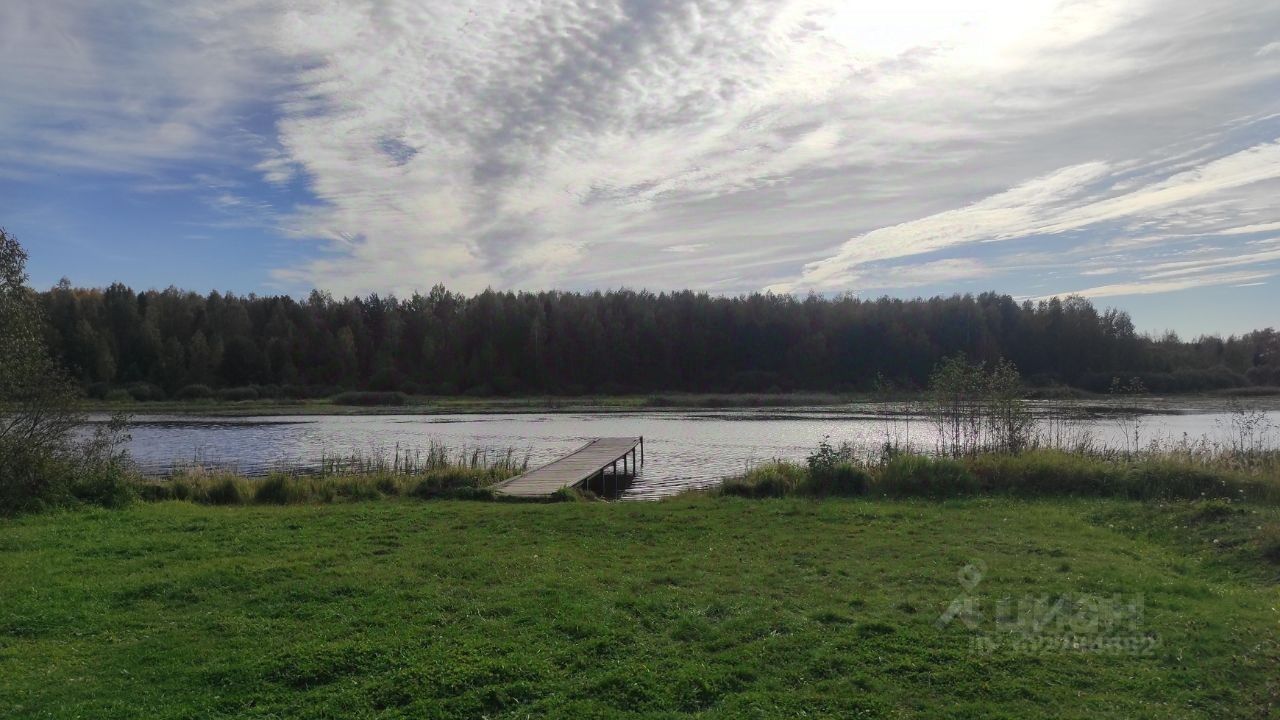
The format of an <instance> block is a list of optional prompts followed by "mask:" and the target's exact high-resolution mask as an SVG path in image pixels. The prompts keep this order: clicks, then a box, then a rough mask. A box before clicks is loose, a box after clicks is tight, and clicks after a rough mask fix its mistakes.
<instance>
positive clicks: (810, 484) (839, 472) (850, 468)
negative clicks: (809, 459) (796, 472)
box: [802, 462, 871, 497]
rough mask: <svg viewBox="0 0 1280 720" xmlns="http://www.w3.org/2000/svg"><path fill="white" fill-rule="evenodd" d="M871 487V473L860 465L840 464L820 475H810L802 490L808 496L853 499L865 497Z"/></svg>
mask: <svg viewBox="0 0 1280 720" xmlns="http://www.w3.org/2000/svg"><path fill="white" fill-rule="evenodd" d="M870 487H871V473H869V472H867V470H866V468H863V467H862V466H860V465H855V464H853V463H851V462H842V463H839V464H837V465H836V466H834V467H832V468H830V469H829V470H826V471H824V472H821V473H812V472H811V473H810V474H809V479H808V481H807V482H805V484H804V485H803V487H802V490H803V491H804V492H806V493H808V494H810V495H818V496H826V495H834V496H839V497H853V496H855V495H866V494H867V490H868V489H870Z"/></svg>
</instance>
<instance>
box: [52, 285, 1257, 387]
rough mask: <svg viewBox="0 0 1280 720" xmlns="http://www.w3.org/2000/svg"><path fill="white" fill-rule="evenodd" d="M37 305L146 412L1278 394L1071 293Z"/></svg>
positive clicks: (66, 296)
mask: <svg viewBox="0 0 1280 720" xmlns="http://www.w3.org/2000/svg"><path fill="white" fill-rule="evenodd" d="M40 301H41V303H42V304H43V306H44V316H45V321H46V323H47V342H48V345H49V347H50V348H52V349H53V351H54V353H55V354H56V355H57V356H59V357H60V359H61V360H62V362H63V363H64V365H65V366H66V367H67V369H68V370H69V371H70V372H71V373H72V374H73V376H74V377H75V378H77V379H78V380H79V381H80V382H81V383H82V384H83V386H84V387H85V388H87V389H88V390H89V391H90V393H91V394H96V395H103V394H106V393H108V392H111V391H112V390H115V391H116V392H119V391H120V389H125V388H127V389H129V391H130V392H132V393H133V394H134V395H135V396H136V397H139V398H142V399H145V398H151V397H154V398H161V397H173V396H183V397H196V396H201V395H204V394H206V393H214V392H217V391H222V392H223V393H224V394H225V395H228V396H230V395H235V396H237V397H240V398H246V397H251V396H252V395H254V394H263V395H267V396H292V397H308V396H321V395H328V394H331V393H334V392H338V391H340V390H375V391H402V392H407V393H411V394H444V395H450V394H457V393H469V394H474V395H489V394H520V393H553V394H580V393H628V392H661V391H689V392H768V391H789V390H823V391H850V390H869V389H871V388H872V387H873V386H875V385H876V384H877V383H884V382H890V383H893V384H895V385H896V386H899V387H907V388H911V387H922V386H923V385H924V384H925V383H926V382H927V380H928V377H929V374H930V372H931V371H932V370H933V368H934V367H935V366H936V365H937V364H938V362H939V361H940V360H942V359H943V358H947V357H953V356H958V355H963V356H966V357H968V358H969V359H971V360H974V361H991V362H994V361H996V360H998V359H1001V358H1003V359H1007V360H1009V361H1012V362H1013V363H1014V364H1015V365H1016V366H1017V367H1018V368H1019V370H1020V371H1021V372H1022V374H1023V376H1024V377H1025V378H1026V379H1027V381H1028V382H1029V383H1031V384H1034V385H1051V384H1065V385H1073V386H1077V387H1083V388H1086V389H1091V390H1097V391H1105V390H1106V389H1107V388H1108V387H1109V386H1110V383H1111V379H1112V378H1113V377H1116V376H1123V377H1126V378H1128V377H1133V376H1139V377H1141V378H1142V379H1143V382H1144V383H1145V384H1146V385H1147V386H1148V387H1149V388H1151V389H1153V390H1158V391H1164V390H1199V389H1207V388H1218V387H1232V386H1239V385H1244V384H1248V383H1254V384H1276V383H1280V338H1278V337H1277V334H1276V333H1275V332H1274V331H1272V330H1263V331H1258V332H1253V333H1249V334H1247V335H1244V336H1242V337H1231V338H1226V339H1222V338H1217V337H1202V338H1199V339H1197V340H1194V341H1190V342H1184V341H1182V340H1180V339H1178V338H1177V337H1175V336H1172V335H1170V336H1165V337H1159V338H1153V337H1148V336H1144V335H1140V334H1138V333H1136V332H1135V331H1134V327H1133V323H1132V322H1131V321H1130V318H1129V316H1128V315H1127V314H1126V313H1124V312H1121V311H1118V310H1105V311H1099V310H1097V309H1096V308H1095V307H1094V306H1093V305H1092V304H1091V303H1089V302H1088V301H1087V300H1085V299H1082V298H1078V297H1071V298H1067V299H1064V300H1057V299H1054V300H1049V301H1046V302H1036V303H1033V302H1022V303H1018V302H1017V301H1015V300H1014V299H1012V298H1011V297H1009V296H1006V295H996V294H993V293H986V294H982V295H978V296H972V295H964V296H952V297H937V298H932V299H916V300H896V299H890V298H882V299H878V300H862V299H858V298H855V297H840V298H835V299H826V298H821V297H816V296H810V297H808V298H804V299H796V298H792V297H789V296H778V295H760V294H754V295H745V296H739V297H720V296H713V295H708V294H705V293H695V292H689V291H684V292H673V293H659V294H654V293H649V292H633V291H628V290H620V291H613V292H605V293H600V292H593V293H568V292H539V293H510V292H494V291H486V292H483V293H480V294H478V295H474V296H464V295H461V294H458V293H453V292H450V291H448V290H446V289H445V288H444V287H441V286H437V287H435V288H433V289H432V290H431V291H430V292H429V293H427V294H425V295H421V294H415V295H413V296H412V297H410V298H407V299H398V298H395V297H380V296H378V295H370V296H369V297H366V298H343V299H340V300H339V299H335V298H333V297H332V296H330V295H328V294H326V293H323V292H318V291H317V292H312V293H311V295H310V297H309V298H307V299H306V300H303V301H297V300H294V299H293V298H290V297H287V296H255V295H248V296H237V295H231V294H220V293H216V292H215V293H211V294H209V295H207V296H202V295H198V294H195V293H190V292H183V291H180V290H177V289H173V288H170V289H168V290H164V291H155V290H149V291H145V292H136V291H134V290H132V289H130V288H128V287H125V286H123V285H119V284H117V285H112V286H111V287H109V288H107V289H105V290H97V289H93V290H86V289H76V288H72V287H70V286H69V284H68V283H66V282H65V281H64V282H63V283H61V284H59V285H58V286H57V287H56V288H53V289H52V290H49V291H47V292H44V293H41V294H40ZM250 388H253V389H250ZM233 389H234V390H233Z"/></svg>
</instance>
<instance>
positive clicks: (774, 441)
mask: <svg viewBox="0 0 1280 720" xmlns="http://www.w3.org/2000/svg"><path fill="white" fill-rule="evenodd" d="M886 407H887V406H875V405H871V404H864V405H858V406H855V407H841V408H800V409H785V410H779V409H749V410H724V411H720V410H705V411H671V410H665V411H650V412H608V413H598V414H595V413H581V414H568V413H520V414H471V415H468V414H442V415H319V416H316V415H309V416H261V417H238V418H210V417H198V416H180V415H164V416H160V415H156V416H148V415H137V416H135V417H134V419H133V424H132V427H131V434H132V440H131V441H130V443H129V446H128V448H129V451H130V454H131V455H132V457H133V458H134V460H135V461H136V462H137V463H138V465H139V466H140V467H141V468H142V469H143V471H144V472H147V473H150V474H155V475H164V474H167V473H169V472H171V471H172V470H173V469H174V468H176V467H183V466H191V465H200V466H204V467H218V468H227V469H233V470H236V471H238V472H242V473H245V474H249V475H257V474H264V473H266V472H268V471H271V470H289V469H305V468H314V467H316V466H317V465H319V463H320V461H321V458H322V457H334V456H350V455H353V454H359V455H364V456H376V455H381V456H386V457H390V456H392V455H393V454H394V453H395V452H396V451H397V449H398V450H399V452H401V453H404V452H414V451H419V450H425V448H427V447H428V446H430V445H431V444H432V443H437V444H443V445H445V446H447V447H449V448H452V449H454V450H457V451H461V450H468V451H470V450H481V451H487V452H491V453H505V452H506V451H507V450H508V449H511V450H514V451H515V452H516V454H517V455H518V456H519V457H521V458H523V457H526V456H527V457H528V459H529V464H530V467H534V466H537V465H540V464H542V463H545V462H549V461H551V460H553V459H555V458H556V457H558V456H560V455H562V454H564V453H567V452H570V451H572V450H574V449H576V448H577V447H579V446H581V445H582V444H583V443H585V442H586V441H587V440H588V439H589V438H592V437H603V436H619V437H621V436H643V437H644V439H645V454H646V460H647V462H646V465H645V466H644V467H643V468H642V469H641V471H640V473H639V474H638V476H637V477H636V479H635V482H634V483H633V484H632V485H631V487H630V488H628V489H627V490H626V491H625V492H624V493H623V499H652V498H658V497H662V496H666V495H671V494H674V493H677V492H680V491H682V490H685V489H690V488H702V487H707V486H711V485H714V484H716V483H717V482H719V481H720V480H721V479H722V478H724V477H725V476H726V475H730V474H733V473H737V472H741V471H742V470H744V469H745V468H747V467H750V466H751V465H753V464H757V463H761V462H764V461H767V460H770V459H773V458H785V459H792V460H802V459H803V458H804V457H805V456H806V455H807V454H808V453H810V452H811V451H812V450H813V449H814V447H815V446H816V445H817V444H818V443H819V442H820V441H821V440H822V439H823V438H824V437H829V438H830V439H831V441H832V442H833V443H836V444H839V443H841V442H850V443H853V444H854V445H856V446H858V447H860V448H866V449H867V450H868V451H871V450H872V449H874V448H876V447H879V446H881V445H882V444H883V443H884V442H885V440H886V432H889V433H890V435H889V437H891V438H892V439H895V440H897V441H898V442H902V441H903V440H909V441H910V442H911V443H912V444H913V445H915V446H916V447H921V448H932V447H933V445H934V437H935V432H936V431H935V430H934V428H933V426H932V424H931V423H929V422H928V421H927V420H925V419H924V418H923V417H920V416H918V415H917V416H912V415H909V414H908V415H900V416H897V420H896V421H895V422H894V423H892V426H891V427H890V426H889V425H888V424H887V423H886V422H885V419H884V417H883V416H882V415H881V414H880V413H883V412H886ZM1050 409H1051V408H1050V407H1049V406H1047V405H1040V406H1037V410H1038V411H1039V412H1042V413H1044V412H1048V411H1049V410H1050ZM1058 411H1060V408H1057V409H1056V410H1055V414H1058ZM1069 414H1070V415H1071V420H1070V421H1068V422H1066V423H1065V424H1059V425H1055V428H1054V429H1055V431H1061V432H1063V433H1064V434H1070V435H1072V436H1080V435H1083V434H1087V435H1088V436H1090V437H1091V438H1092V439H1093V440H1094V442H1095V443H1096V444H1101V445H1106V446H1110V447H1124V446H1125V438H1131V437H1132V433H1133V431H1134V429H1135V427H1136V428H1138V431H1139V434H1140V441H1141V443H1142V444H1144V445H1145V444H1146V443H1148V442H1150V441H1152V440H1159V441H1163V442H1176V441H1179V440H1181V439H1182V438H1184V437H1186V438H1190V439H1192V440H1196V439H1201V438H1204V439H1207V440H1208V441H1211V442H1226V441H1227V440H1228V438H1229V436H1230V434H1231V432H1232V430H1231V418H1232V416H1231V415H1230V414H1229V413H1227V412H1224V411H1223V410H1222V409H1220V408H1219V409H1206V408H1195V407H1187V408H1178V407H1166V408H1163V409H1162V411H1161V413H1159V414H1142V415H1136V416H1135V415H1126V416H1122V417H1124V418H1125V419H1123V420H1122V419H1120V417H1121V416H1116V415H1112V414H1107V413H1099V412H1096V411H1094V410H1085V409H1080V408H1075V409H1073V410H1071V412H1070V413H1069ZM1266 422H1267V423H1270V424H1271V425H1272V426H1276V425H1280V413H1278V412H1276V411H1271V412H1268V413H1267V414H1266ZM1129 442H1130V443H1132V440H1131V439H1130V441H1129ZM1265 442H1266V444H1267V445H1268V446H1269V447H1280V433H1276V432H1274V431H1270V432H1268V433H1267V436H1266V440H1265Z"/></svg>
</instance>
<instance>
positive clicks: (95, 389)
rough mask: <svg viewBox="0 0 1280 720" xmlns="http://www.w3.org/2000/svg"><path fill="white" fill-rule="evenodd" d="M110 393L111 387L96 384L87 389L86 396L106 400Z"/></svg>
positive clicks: (106, 384)
mask: <svg viewBox="0 0 1280 720" xmlns="http://www.w3.org/2000/svg"><path fill="white" fill-rule="evenodd" d="M109 392H111V385H109V384H108V383H104V382H96V383H92V384H90V385H89V387H87V388H85V391H84V394H85V395H87V396H88V397H91V398H93V399H94V400H105V399H107V393H109Z"/></svg>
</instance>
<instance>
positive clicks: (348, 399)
mask: <svg viewBox="0 0 1280 720" xmlns="http://www.w3.org/2000/svg"><path fill="white" fill-rule="evenodd" d="M332 402H333V404H334V405H362V406H377V405H386V406H395V405H408V404H409V396H408V395H405V394H404V393H402V392H344V393H339V394H337V395H334V396H333V398H332Z"/></svg>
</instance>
